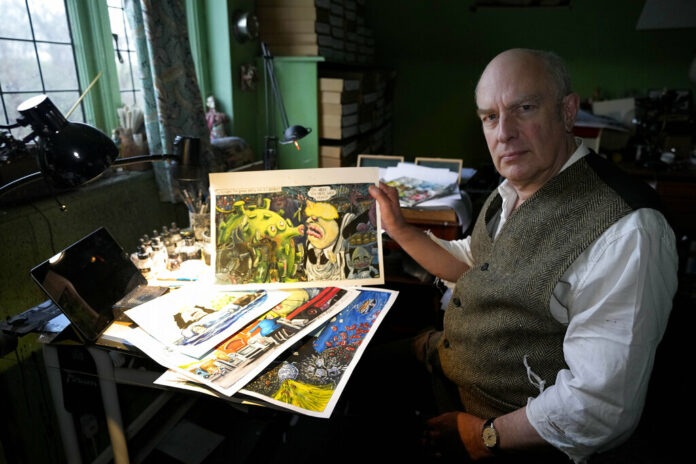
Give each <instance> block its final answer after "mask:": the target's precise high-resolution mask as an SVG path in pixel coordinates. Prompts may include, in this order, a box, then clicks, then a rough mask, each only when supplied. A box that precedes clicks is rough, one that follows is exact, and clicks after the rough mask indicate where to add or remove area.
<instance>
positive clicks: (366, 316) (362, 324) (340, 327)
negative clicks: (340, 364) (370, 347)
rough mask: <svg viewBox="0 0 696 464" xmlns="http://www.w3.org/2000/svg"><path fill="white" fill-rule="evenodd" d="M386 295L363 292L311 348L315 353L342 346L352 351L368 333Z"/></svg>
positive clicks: (326, 328)
mask: <svg viewBox="0 0 696 464" xmlns="http://www.w3.org/2000/svg"><path fill="white" fill-rule="evenodd" d="M388 296H389V295H388V294H386V293H381V292H369V291H365V292H362V293H361V294H360V297H358V298H357V299H356V301H354V302H353V303H351V304H350V306H348V308H346V309H344V310H343V311H341V312H340V313H338V315H336V317H334V318H333V319H332V320H331V322H329V324H328V325H327V326H326V327H325V328H324V330H322V331H321V333H320V334H319V335H318V336H317V338H316V340H314V342H313V344H312V346H313V347H314V350H315V351H316V352H317V353H321V352H322V351H324V350H326V349H328V348H334V347H339V346H342V347H344V348H346V349H347V350H349V351H354V350H355V349H356V348H357V347H358V346H359V345H360V344H361V343H362V340H363V339H364V338H365V335H366V334H367V333H369V332H370V328H371V327H372V324H373V323H374V322H375V320H376V319H377V317H378V316H379V313H380V312H381V311H382V308H383V307H384V303H385V302H386V301H387V299H388Z"/></svg>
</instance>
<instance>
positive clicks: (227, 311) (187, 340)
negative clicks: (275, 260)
mask: <svg viewBox="0 0 696 464" xmlns="http://www.w3.org/2000/svg"><path fill="white" fill-rule="evenodd" d="M258 295H259V296H258V297H257V298H256V299H255V300H254V301H252V302H251V303H249V304H247V305H245V306H239V305H237V304H235V303H230V304H228V305H227V306H225V307H224V308H222V309H220V310H218V311H214V312H213V313H211V314H208V315H206V316H204V317H203V318H201V319H200V320H198V321H197V322H196V323H195V324H192V325H190V326H189V327H187V328H186V329H184V330H182V332H181V335H182V337H181V338H180V339H178V340H177V341H175V342H174V344H175V345H180V346H186V345H198V344H200V343H203V342H205V341H206V340H209V339H210V338H212V337H214V336H215V335H217V334H218V333H220V332H222V331H223V330H225V329H226V328H227V327H229V326H230V325H232V324H234V323H235V322H237V320H239V319H240V318H241V317H242V316H244V315H245V314H247V313H249V312H250V311H252V310H253V309H254V308H256V307H258V306H259V305H261V304H263V303H264V302H265V301H266V300H267V299H268V295H267V294H266V293H259V294H258Z"/></svg>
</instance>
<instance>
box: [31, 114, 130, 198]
mask: <svg viewBox="0 0 696 464" xmlns="http://www.w3.org/2000/svg"><path fill="white" fill-rule="evenodd" d="M40 143H41V144H42V146H43V148H44V149H43V150H40V153H41V154H40V156H39V164H40V165H41V171H43V173H44V177H45V178H46V180H47V181H48V182H50V183H51V184H52V185H53V186H54V187H56V188H73V187H79V186H80V185H82V184H84V183H86V182H89V181H90V180H92V179H94V178H96V177H98V176H99V175H100V174H101V173H103V172H104V171H105V170H106V169H107V168H108V167H109V166H110V165H111V163H113V161H114V160H115V159H116V158H117V157H118V148H117V147H116V144H114V142H113V140H111V139H110V138H109V137H108V136H107V135H106V134H104V133H103V132H101V131H100V130H98V129H95V128H94V127H92V126H89V125H87V124H82V123H78V122H67V123H66V124H65V125H64V126H63V128H62V129H61V130H60V131H59V132H56V133H52V134H48V135H44V136H43V137H41V139H40Z"/></svg>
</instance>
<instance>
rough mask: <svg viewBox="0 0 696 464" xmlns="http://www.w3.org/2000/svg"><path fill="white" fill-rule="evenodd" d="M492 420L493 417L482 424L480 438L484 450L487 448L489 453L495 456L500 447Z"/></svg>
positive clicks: (498, 437)
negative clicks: (484, 446)
mask: <svg viewBox="0 0 696 464" xmlns="http://www.w3.org/2000/svg"><path fill="white" fill-rule="evenodd" d="M494 420H495V417H492V418H490V419H488V420H487V421H486V422H485V423H484V424H483V429H481V438H482V439H483V444H484V445H486V448H488V449H489V450H490V451H491V453H493V454H496V453H497V451H498V449H499V445H500V436H499V435H498V431H497V430H496V428H495V426H494V425H493V421H494Z"/></svg>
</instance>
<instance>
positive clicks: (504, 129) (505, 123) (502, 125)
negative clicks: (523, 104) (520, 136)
mask: <svg viewBox="0 0 696 464" xmlns="http://www.w3.org/2000/svg"><path fill="white" fill-rule="evenodd" d="M516 136H517V124H516V123H515V119H514V118H513V117H511V116H510V115H507V114H501V115H500V119H499V120H498V134H497V137H498V141H499V142H508V141H510V140H511V139H513V138H515V137H516Z"/></svg>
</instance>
